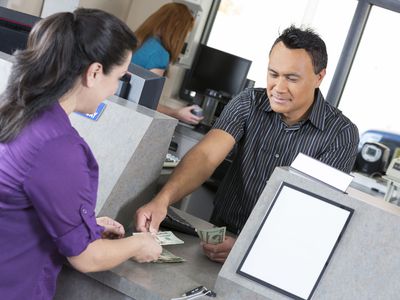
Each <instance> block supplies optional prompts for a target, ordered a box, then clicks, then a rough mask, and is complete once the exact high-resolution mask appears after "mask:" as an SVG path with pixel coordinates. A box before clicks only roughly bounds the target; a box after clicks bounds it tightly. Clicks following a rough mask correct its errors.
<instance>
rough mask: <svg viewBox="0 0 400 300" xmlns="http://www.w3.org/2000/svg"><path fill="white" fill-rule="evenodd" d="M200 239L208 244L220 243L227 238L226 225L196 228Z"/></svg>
mask: <svg viewBox="0 0 400 300" xmlns="http://www.w3.org/2000/svg"><path fill="white" fill-rule="evenodd" d="M196 232H197V234H198V236H199V237H200V239H201V240H202V241H203V242H205V243H207V244H214V245H215V244H220V243H222V242H223V241H224V240H225V232H226V227H225V226H224V227H214V228H211V229H196Z"/></svg>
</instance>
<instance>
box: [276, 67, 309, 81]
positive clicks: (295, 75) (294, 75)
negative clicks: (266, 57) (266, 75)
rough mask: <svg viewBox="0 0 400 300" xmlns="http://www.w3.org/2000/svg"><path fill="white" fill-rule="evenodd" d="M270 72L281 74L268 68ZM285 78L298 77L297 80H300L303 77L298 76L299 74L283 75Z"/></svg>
mask: <svg viewBox="0 0 400 300" xmlns="http://www.w3.org/2000/svg"><path fill="white" fill-rule="evenodd" d="M268 71H269V72H273V73H276V74H279V72H277V71H275V70H274V69H272V68H269V67H268ZM283 76H286V77H297V78H300V77H301V76H300V75H299V74H297V73H286V74H283Z"/></svg>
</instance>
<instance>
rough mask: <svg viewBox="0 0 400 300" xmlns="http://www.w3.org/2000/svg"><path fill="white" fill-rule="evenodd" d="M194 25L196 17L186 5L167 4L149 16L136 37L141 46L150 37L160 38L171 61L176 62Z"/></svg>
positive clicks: (136, 33) (137, 31)
mask: <svg viewBox="0 0 400 300" xmlns="http://www.w3.org/2000/svg"><path fill="white" fill-rule="evenodd" d="M193 25H194V17H193V15H192V14H191V12H190V10H189V8H188V7H187V6H186V5H184V4H182V3H167V4H165V5H163V6H161V7H160V8H159V9H158V10H157V11H156V12H155V13H153V14H152V15H151V16H149V17H148V18H147V19H146V20H145V21H144V22H143V24H142V25H140V26H139V28H138V29H137V30H136V31H135V35H136V38H137V39H138V42H139V44H140V45H141V44H143V42H145V41H146V40H147V39H148V38H149V37H152V36H156V37H159V38H160V40H161V43H162V44H163V46H164V47H165V49H166V50H167V51H168V52H169V54H170V61H171V62H176V60H177V59H178V56H179V53H180V52H181V50H182V48H183V44H184V42H185V38H186V36H187V34H188V33H189V31H191V30H192V28H193Z"/></svg>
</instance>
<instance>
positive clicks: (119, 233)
mask: <svg viewBox="0 0 400 300" xmlns="http://www.w3.org/2000/svg"><path fill="white" fill-rule="evenodd" d="M96 223H97V225H100V226H103V227H104V231H103V233H102V237H103V238H107V239H113V238H123V237H124V235H125V229H124V226H122V224H120V223H118V222H117V221H115V220H113V219H111V218H109V217H100V218H96Z"/></svg>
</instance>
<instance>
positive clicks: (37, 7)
mask: <svg viewBox="0 0 400 300" xmlns="http://www.w3.org/2000/svg"><path fill="white" fill-rule="evenodd" d="M42 5H43V0H30V1H26V0H9V1H8V4H7V7H8V8H10V9H14V10H16V11H20V12H23V13H26V14H30V15H34V16H40V12H41V11H42Z"/></svg>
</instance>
